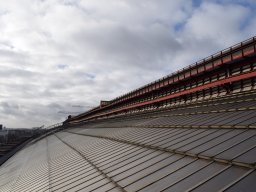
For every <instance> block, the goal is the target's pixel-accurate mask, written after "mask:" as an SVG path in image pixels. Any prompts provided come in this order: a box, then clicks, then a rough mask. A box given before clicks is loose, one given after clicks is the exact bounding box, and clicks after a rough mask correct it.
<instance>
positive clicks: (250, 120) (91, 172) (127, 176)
mask: <svg viewBox="0 0 256 192" xmlns="http://www.w3.org/2000/svg"><path fill="white" fill-rule="evenodd" d="M255 95H256V91H255V90H252V91H247V92H242V93H236V94H230V95H227V96H222V97H219V98H212V99H207V100H202V101H196V102H191V103H190V104H183V105H179V106H173V107H171V108H169V109H162V110H158V111H151V112H144V113H139V114H134V115H129V116H128V115H124V116H120V117H116V118H112V119H104V120H95V121H91V122H88V123H87V124H85V125H82V126H79V127H71V128H68V129H65V130H63V131H60V132H57V133H55V134H52V135H49V136H47V137H45V138H42V139H41V140H39V141H37V142H32V143H30V144H28V145H27V146H26V147H25V148H23V150H21V151H19V152H18V153H17V154H16V155H15V156H13V157H12V158H11V159H9V160H8V161H7V162H6V163H5V164H3V165H2V166H1V167H0V191H4V192H13V191H19V192H22V191H24V192H29V191H33V192H34V191H86V192H87V191H147V192H148V191H174V192H177V191H254V190H255V188H256V182H255V180H256V171H255V162H256V129H255V128H256V110H255V109H256V97H255Z"/></svg>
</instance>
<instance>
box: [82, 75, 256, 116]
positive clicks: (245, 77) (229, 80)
mask: <svg viewBox="0 0 256 192" xmlns="http://www.w3.org/2000/svg"><path fill="white" fill-rule="evenodd" d="M251 77H256V71H252V72H247V73H244V74H240V75H235V76H231V77H229V78H226V79H222V80H219V81H216V82H212V83H208V84H205V85H201V86H198V87H195V88H191V89H188V90H184V91H181V92H179V93H174V94H171V95H167V96H165V97H161V98H158V99H154V100H151V101H145V102H142V103H138V104H134V105H131V106H127V107H124V108H121V109H116V110H113V111H111V112H106V113H100V114H98V115H93V116H91V117H88V118H86V119H85V120H87V119H91V118H94V117H100V116H103V115H109V114H112V113H115V112H120V111H124V110H127V109H132V108H136V107H140V106H144V105H149V104H154V103H157V102H161V101H165V100H168V99H172V98H175V97H179V96H182V95H187V94H190V93H194V92H197V91H201V90H204V89H209V88H212V87H217V86H221V85H224V84H227V83H232V82H235V81H239V80H242V79H248V78H251Z"/></svg>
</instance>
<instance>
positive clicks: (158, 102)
mask: <svg viewBox="0 0 256 192" xmlns="http://www.w3.org/2000/svg"><path fill="white" fill-rule="evenodd" d="M255 69H256V37H252V38H250V39H248V40H246V41H243V42H241V43H239V44H236V45H234V46H232V47H229V48H227V49H224V50H222V51H220V52H218V53H216V54H213V55H211V56H209V57H207V58H205V59H202V60H200V61H198V62H196V63H194V64H192V65H189V66H188V67H185V68H183V69H182V70H179V71H177V72H175V73H173V74H170V75H168V76H166V77H163V78H161V79H159V80H157V81H155V82H152V83H149V84H147V85H145V86H143V87H141V88H139V89H136V90H134V91H131V92H129V93H127V94H125V95H122V96H120V97H117V98H115V99H113V100H111V101H108V102H103V103H101V105H100V106H98V107H96V108H93V109H92V110H89V111H87V112H85V113H82V114H80V115H77V116H74V117H72V118H69V119H68V120H67V121H66V122H65V123H68V124H78V123H79V124H80V123H83V122H86V121H89V120H93V119H99V118H108V117H113V116H116V115H124V114H125V115H127V114H131V113H136V112H142V111H148V110H155V109H161V108H166V107H171V106H173V105H178V104H181V103H189V102H193V101H196V100H200V99H204V98H208V99H209V98H211V97H218V96H221V95H226V94H229V93H233V92H241V91H244V90H249V89H254V88H255V82H256V70H255Z"/></svg>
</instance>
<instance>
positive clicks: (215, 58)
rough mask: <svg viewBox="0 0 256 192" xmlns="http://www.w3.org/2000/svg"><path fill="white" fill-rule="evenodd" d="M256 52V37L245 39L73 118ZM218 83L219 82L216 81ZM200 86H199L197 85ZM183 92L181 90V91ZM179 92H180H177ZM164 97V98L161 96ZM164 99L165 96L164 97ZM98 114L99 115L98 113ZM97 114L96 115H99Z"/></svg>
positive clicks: (103, 108)
mask: <svg viewBox="0 0 256 192" xmlns="http://www.w3.org/2000/svg"><path fill="white" fill-rule="evenodd" d="M255 53H256V37H252V38H250V39H248V40H246V41H243V42H241V43H239V44H236V45H234V46H232V47H229V48H227V49H224V50H222V51H220V52H218V53H215V54H213V55H211V56H209V57H207V58H204V59H202V60H200V61H198V62H196V63H194V64H192V65H189V66H187V67H185V68H183V69H181V70H179V71H177V72H175V73H172V74H170V75H168V76H166V77H163V78H161V79H159V80H157V81H155V82H152V83H150V84H147V85H145V86H143V87H141V88H139V89H136V90H135V91H132V92H130V93H127V94H125V95H123V96H120V97H118V98H116V99H114V100H112V101H110V104H107V105H106V106H103V107H101V108H100V107H96V108H94V109H92V110H90V111H87V112H85V113H82V114H80V115H78V116H75V117H73V118H71V120H72V119H78V118H80V117H84V116H85V115H89V114H92V113H97V112H100V111H103V110H105V109H107V108H110V107H112V106H115V105H117V104H120V103H122V102H125V101H127V100H129V99H132V98H135V97H138V96H142V95H144V94H146V93H148V92H152V91H154V90H157V89H161V88H163V87H166V86H169V85H171V84H174V83H177V82H178V81H181V80H185V79H189V78H191V77H193V76H196V75H198V74H201V73H203V72H206V71H209V70H212V69H214V68H217V67H219V66H220V65H223V64H227V63H229V62H233V61H235V60H238V59H240V58H243V57H246V56H249V55H252V54H255ZM218 82H222V81H218ZM215 83H217V82H215ZM212 85H213V84H212ZM196 88H198V87H196ZM190 90H194V89H190ZM186 91H189V90H186ZM180 93H181V92H180ZM177 94H179V93H177ZM174 95H176V94H172V95H169V96H168V97H170V98H171V97H174ZM161 99H162V98H161ZM163 99H164V98H163ZM159 101H160V100H159ZM159 101H158V100H152V101H148V102H152V103H154V102H159ZM146 104H147V103H146V102H144V103H140V104H139V106H142V105H146ZM133 107H136V105H132V106H129V108H122V109H118V111H119V110H126V109H130V108H133ZM118 111H116V110H112V111H111V112H108V113H106V114H109V113H114V112H118ZM102 114H103V113H100V114H99V115H102ZM104 114H105V113H104ZM97 116H98V115H97ZM97 116H95V117H97ZM93 117H94V116H93Z"/></svg>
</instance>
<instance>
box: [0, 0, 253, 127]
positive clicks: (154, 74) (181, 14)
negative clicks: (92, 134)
mask: <svg viewBox="0 0 256 192" xmlns="http://www.w3.org/2000/svg"><path fill="white" fill-rule="evenodd" d="M248 3H251V4H253V2H249V1H248V2H247V4H246V3H245V2H242V3H241V2H234V3H233V2H232V1H225V3H221V2H220V1H215V0H212V1H204V2H203V3H202V4H200V5H199V6H195V4H194V2H193V1H191V0H190V1H187V0H181V1H169V0H141V1H135V0H108V1H107V2H102V1H97V0H44V1H40V0H36V1H34V0H10V1H1V2H0V67H1V71H0V114H1V115H0V123H3V124H5V125H7V126H8V127H31V126H37V125H38V126H39V125H42V124H48V125H49V124H52V123H55V122H60V121H62V120H64V119H65V116H67V115H66V114H62V113H58V112H59V111H74V112H77V110H80V111H83V110H86V109H88V108H89V106H96V105H98V104H99V100H101V99H102V100H108V99H112V98H114V97H116V96H119V95H120V94H123V93H125V92H127V91H130V90H132V89H134V88H137V87H138V86H141V85H143V84H145V83H148V82H150V81H152V80H155V79H156V78H159V77H162V76H163V75H166V74H169V73H171V72H172V71H175V70H177V69H179V68H181V67H183V66H185V65H188V64H190V63H191V62H192V61H196V60H197V59H199V58H201V57H203V56H207V55H208V54H211V53H213V52H215V51H218V50H219V49H222V48H225V47H226V46H229V45H232V44H233V43H237V42H238V41H241V40H243V39H245V38H247V37H250V36H252V35H254V34H253V33H254V29H255V26H256V23H255V19H253V18H255V13H254V12H253V10H252V8H251V6H247V5H248ZM251 4H250V5H251ZM74 105H81V106H83V107H82V108H74V107H72V106H74Z"/></svg>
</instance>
